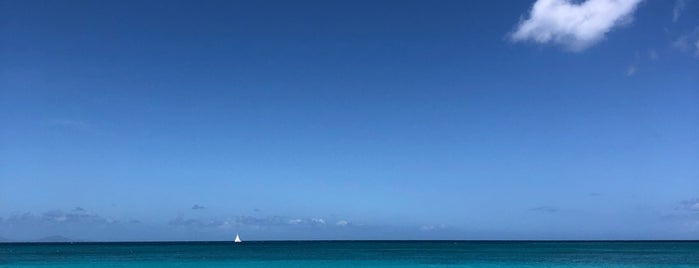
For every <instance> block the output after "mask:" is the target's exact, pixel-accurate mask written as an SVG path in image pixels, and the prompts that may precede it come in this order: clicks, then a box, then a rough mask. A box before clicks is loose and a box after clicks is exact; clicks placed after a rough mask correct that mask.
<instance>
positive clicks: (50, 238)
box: [0, 235, 86, 243]
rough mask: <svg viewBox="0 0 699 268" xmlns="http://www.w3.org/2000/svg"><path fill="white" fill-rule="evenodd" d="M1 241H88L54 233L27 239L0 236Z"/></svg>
mask: <svg viewBox="0 0 699 268" xmlns="http://www.w3.org/2000/svg"><path fill="white" fill-rule="evenodd" d="M0 242H38V243H66V242H86V241H83V240H77V239H72V238H68V237H65V236H61V235H52V236H47V237H42V238H39V239H26V240H14V239H8V238H5V237H2V236H0Z"/></svg>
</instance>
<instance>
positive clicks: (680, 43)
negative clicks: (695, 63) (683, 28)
mask: <svg viewBox="0 0 699 268" xmlns="http://www.w3.org/2000/svg"><path fill="white" fill-rule="evenodd" d="M672 45H673V46H674V47H675V48H677V49H679V50H680V51H683V52H691V53H692V54H694V56H695V57H699V26H698V27H696V28H695V29H694V31H693V32H690V33H687V34H684V35H682V36H680V37H679V38H677V40H676V41H675V43H673V44H672Z"/></svg>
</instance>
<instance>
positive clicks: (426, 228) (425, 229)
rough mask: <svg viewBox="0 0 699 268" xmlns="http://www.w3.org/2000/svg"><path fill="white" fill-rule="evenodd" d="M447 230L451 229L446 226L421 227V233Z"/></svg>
mask: <svg viewBox="0 0 699 268" xmlns="http://www.w3.org/2000/svg"><path fill="white" fill-rule="evenodd" d="M447 228H449V227H448V226H447V225H446V224H439V225H423V226H420V231H423V232H429V231H438V230H445V229H447Z"/></svg>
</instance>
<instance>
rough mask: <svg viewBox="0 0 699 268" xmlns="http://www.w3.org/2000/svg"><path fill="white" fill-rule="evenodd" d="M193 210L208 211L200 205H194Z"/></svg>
mask: <svg viewBox="0 0 699 268" xmlns="http://www.w3.org/2000/svg"><path fill="white" fill-rule="evenodd" d="M192 209H193V210H201V209H206V207H205V206H201V205H198V204H194V205H193V206H192Z"/></svg>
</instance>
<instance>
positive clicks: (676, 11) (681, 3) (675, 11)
mask: <svg viewBox="0 0 699 268" xmlns="http://www.w3.org/2000/svg"><path fill="white" fill-rule="evenodd" d="M686 5H687V1H686V0H677V1H675V7H674V8H672V22H677V19H679V18H680V14H681V13H682V10H683V9H684V7H685V6H686Z"/></svg>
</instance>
